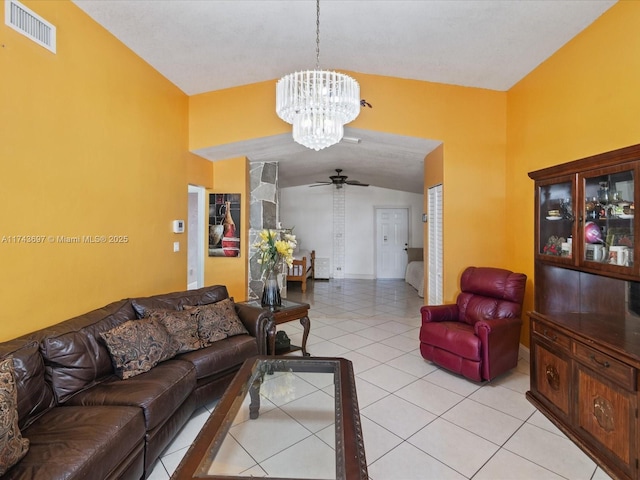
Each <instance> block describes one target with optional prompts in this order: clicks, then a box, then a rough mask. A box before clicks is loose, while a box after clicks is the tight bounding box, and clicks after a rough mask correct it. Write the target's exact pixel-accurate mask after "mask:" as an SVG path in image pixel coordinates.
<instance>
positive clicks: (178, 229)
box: [173, 220, 184, 233]
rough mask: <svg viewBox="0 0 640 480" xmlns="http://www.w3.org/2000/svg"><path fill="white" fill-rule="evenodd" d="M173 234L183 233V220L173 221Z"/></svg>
mask: <svg viewBox="0 0 640 480" xmlns="http://www.w3.org/2000/svg"><path fill="white" fill-rule="evenodd" d="M173 233H184V220H174V221H173Z"/></svg>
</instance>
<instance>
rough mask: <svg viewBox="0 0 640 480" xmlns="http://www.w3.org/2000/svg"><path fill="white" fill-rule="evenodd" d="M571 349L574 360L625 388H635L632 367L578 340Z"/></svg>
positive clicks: (634, 373)
mask: <svg viewBox="0 0 640 480" xmlns="http://www.w3.org/2000/svg"><path fill="white" fill-rule="evenodd" d="M573 350H574V351H573V354H574V355H575V358H576V360H578V361H579V362H581V363H583V364H584V365H587V366H588V367H589V368H591V369H592V370H593V371H595V372H598V373H599V374H600V375H602V376H603V377H604V378H607V379H609V380H611V381H613V382H616V383H618V384H620V386H622V387H624V388H626V389H627V390H632V391H634V390H635V389H636V388H635V387H636V371H635V369H634V368H633V367H631V366H629V365H627V364H626V363H622V362H620V361H619V360H616V359H615V358H612V357H610V356H609V355H606V354H604V353H602V352H599V351H597V350H595V349H593V348H590V347H587V346H586V345H583V344H581V343H578V342H576V343H574V344H573Z"/></svg>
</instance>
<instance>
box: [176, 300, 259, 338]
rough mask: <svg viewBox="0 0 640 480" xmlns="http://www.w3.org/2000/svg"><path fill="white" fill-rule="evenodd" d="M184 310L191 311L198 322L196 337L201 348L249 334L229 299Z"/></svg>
mask: <svg viewBox="0 0 640 480" xmlns="http://www.w3.org/2000/svg"><path fill="white" fill-rule="evenodd" d="M185 309H187V311H191V313H192V314H193V316H194V317H195V318H196V319H197V320H198V335H199V336H200V340H201V341H202V346H203V347H206V346H208V345H211V344H212V343H214V342H217V341H218V340H223V339H225V338H227V337H233V336H234V335H242V334H248V333H249V332H248V331H247V329H246V328H245V327H244V325H243V324H242V321H241V320H240V318H239V317H238V314H237V313H236V308H235V304H234V303H233V300H231V299H230V298H225V299H224V300H220V301H219V302H216V303H210V304H208V305H198V306H195V307H188V308H187V307H185Z"/></svg>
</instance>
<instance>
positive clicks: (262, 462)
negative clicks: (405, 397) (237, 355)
mask: <svg viewBox="0 0 640 480" xmlns="http://www.w3.org/2000/svg"><path fill="white" fill-rule="evenodd" d="M251 477H262V478H269V479H291V478H295V479H323V480H326V479H329V480H367V478H368V474H367V462H366V458H365V452H364V439H363V437H362V427H361V424H360V412H359V409H358V399H357V395H356V386H355V380H354V375H353V367H352V365H351V362H350V361H348V360H346V359H343V358H321V357H272V356H259V357H255V358H252V359H249V360H247V361H245V363H244V364H243V366H242V367H241V369H240V370H239V371H238V373H237V374H236V376H235V378H234V380H233V381H232V382H231V384H230V385H229V387H228V388H227V390H226V392H225V393H224V395H223V396H222V398H221V400H220V402H219V403H218V405H217V406H216V408H215V410H214V411H213V413H212V414H211V416H210V417H209V419H208V420H207V422H206V423H205V425H204V426H203V427H202V430H201V431H200V433H199V434H198V437H197V438H196V440H195V441H194V442H193V444H192V445H191V447H190V448H189V450H188V451H187V453H186V454H185V456H184V458H183V459H182V462H181V463H180V465H179V466H178V468H177V469H176V471H175V473H174V474H173V476H172V477H171V478H172V479H176V480H179V479H193V478H207V479H218V480H229V479H245V478H251Z"/></svg>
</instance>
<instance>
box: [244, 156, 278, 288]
mask: <svg viewBox="0 0 640 480" xmlns="http://www.w3.org/2000/svg"><path fill="white" fill-rule="evenodd" d="M249 166H250V186H249V190H250V192H251V194H250V195H251V200H250V206H249V285H248V291H247V294H248V299H249V300H260V298H261V297H262V287H263V286H264V282H263V281H262V272H261V266H260V264H259V263H258V262H257V258H256V255H255V254H256V249H255V248H253V247H252V246H251V245H253V244H254V243H255V242H256V238H257V237H258V233H259V232H260V230H262V229H264V228H269V229H273V230H275V229H276V228H277V226H278V219H279V214H280V210H279V205H278V201H279V193H278V163H277V162H272V163H265V162H252V163H250V164H249Z"/></svg>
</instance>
